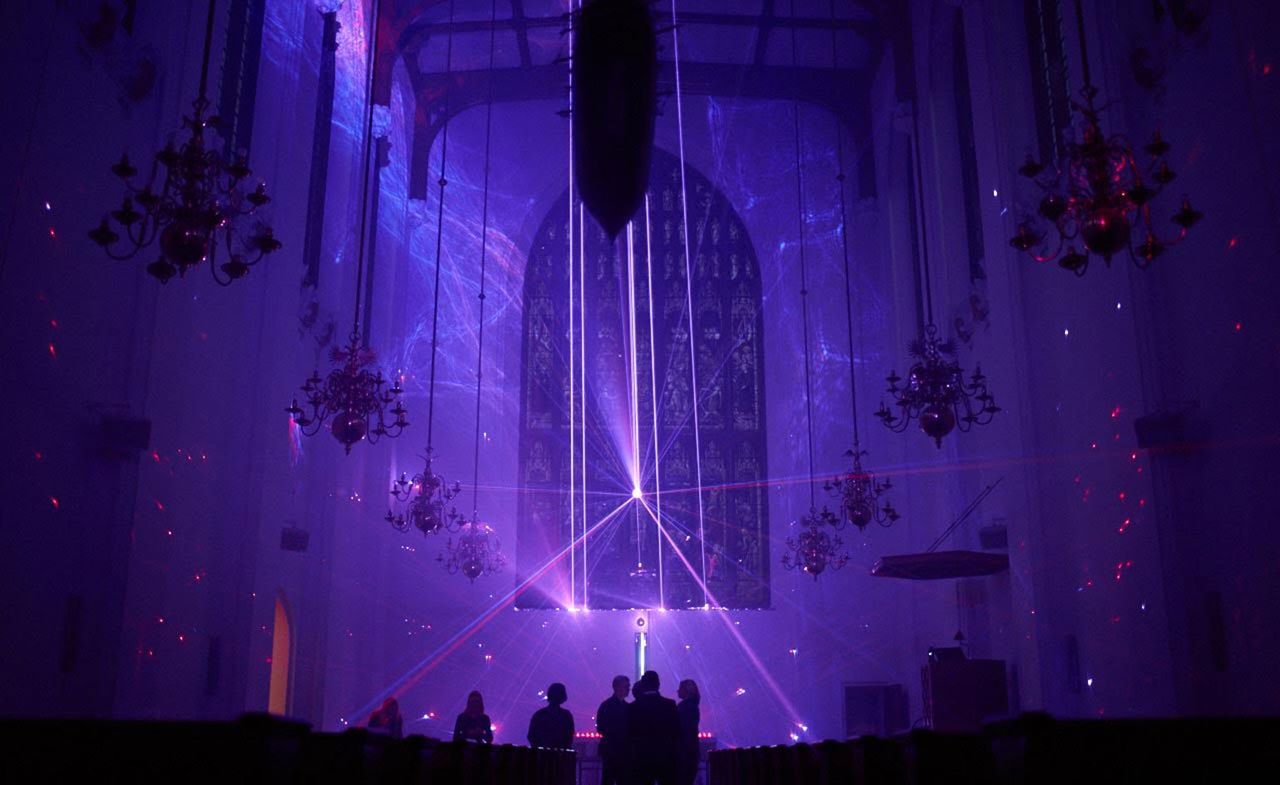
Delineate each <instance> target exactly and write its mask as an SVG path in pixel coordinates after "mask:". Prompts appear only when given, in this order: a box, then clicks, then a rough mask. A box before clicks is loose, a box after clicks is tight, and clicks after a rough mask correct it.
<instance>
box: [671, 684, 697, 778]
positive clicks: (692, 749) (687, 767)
mask: <svg viewBox="0 0 1280 785" xmlns="http://www.w3.org/2000/svg"><path fill="white" fill-rule="evenodd" d="M676 697H677V698H679V699H680V704H679V705H678V706H676V711H677V712H678V713H679V715H680V741H679V743H678V744H677V747H676V785H693V781H694V780H695V779H697V778H698V757H699V756H698V723H699V722H700V721H701V719H702V714H701V712H700V711H699V710H698V703H699V702H700V701H701V700H702V696H701V695H699V694H698V685H697V684H696V683H695V682H694V681H693V679H685V680H684V681H682V682H680V687H679V688H678V689H677V690H676Z"/></svg>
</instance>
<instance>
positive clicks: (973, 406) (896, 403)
mask: <svg viewBox="0 0 1280 785" xmlns="http://www.w3.org/2000/svg"><path fill="white" fill-rule="evenodd" d="M907 352H908V354H909V355H910V356H911V357H912V358H913V359H914V360H915V362H914V364H913V365H912V366H911V370H910V371H908V373H907V378H906V379H905V380H904V379H903V378H902V377H900V376H898V374H897V372H896V371H890V372H889V375H888V376H887V377H885V381H887V382H888V383H889V387H888V389H887V390H886V391H887V392H888V393H889V395H890V396H892V397H893V408H890V407H889V406H888V405H886V404H885V403H884V402H883V401H882V402H881V403H880V408H879V409H878V410H876V413H875V415H876V417H878V418H879V419H880V421H881V422H882V423H883V424H884V425H885V427H887V428H889V430H891V431H893V432H894V433H901V432H903V431H905V430H906V429H907V426H908V425H910V424H911V422H912V421H913V420H914V421H916V422H917V423H918V424H919V426H920V430H922V431H924V433H925V435H926V436H928V437H929V438H930V439H933V441H934V443H935V444H937V446H938V447H939V449H941V447H942V439H943V437H945V436H946V435H947V434H949V433H951V432H952V431H953V430H954V429H956V428H959V429H960V430H961V431H962V432H966V431H969V430H970V429H971V428H973V427H974V426H975V425H988V424H990V423H991V421H992V420H993V419H994V417H995V415H996V414H997V413H998V412H999V411H1000V407H999V406H997V405H996V402H995V397H994V396H993V395H992V394H991V391H990V390H989V389H988V387H987V377H986V376H985V375H983V373H982V369H981V368H975V369H974V371H973V373H972V374H971V375H970V377H969V380H968V381H967V382H966V381H965V379H964V371H963V370H962V369H961V367H960V363H959V362H957V361H956V356H955V355H956V349H955V344H953V343H952V342H951V341H943V340H942V339H941V338H939V337H938V328H937V327H936V326H934V325H932V324H930V325H928V326H927V327H926V328H925V334H924V337H923V338H917V339H915V340H913V341H912V342H911V344H910V345H909V346H908V348H907ZM903 381H905V384H903V385H901V386H900V385H899V383H900V382H903ZM895 410H896V411H895Z"/></svg>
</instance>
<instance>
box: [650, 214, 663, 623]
mask: <svg viewBox="0 0 1280 785" xmlns="http://www.w3.org/2000/svg"><path fill="white" fill-rule="evenodd" d="M649 228H650V225H649V193H648V191H646V192H645V194H644V266H645V272H646V273H647V274H648V275H649V400H650V403H651V404H652V406H651V408H652V410H653V503H654V507H655V509H657V511H658V519H659V520H661V519H662V475H661V474H660V472H659V470H658V464H660V463H661V462H662V461H661V458H662V454H661V452H660V450H659V447H658V369H657V359H656V358H657V354H658V335H657V333H655V332H654V330H653V245H652V244H651V242H650V237H651V233H650V231H649ZM658 607H659V608H664V609H665V608H666V607H667V598H666V591H665V589H664V587H663V584H662V532H658Z"/></svg>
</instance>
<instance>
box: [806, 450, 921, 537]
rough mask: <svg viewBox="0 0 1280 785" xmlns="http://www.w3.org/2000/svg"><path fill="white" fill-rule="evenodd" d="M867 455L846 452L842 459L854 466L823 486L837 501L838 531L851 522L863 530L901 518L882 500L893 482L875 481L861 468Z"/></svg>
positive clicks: (892, 522)
mask: <svg viewBox="0 0 1280 785" xmlns="http://www.w3.org/2000/svg"><path fill="white" fill-rule="evenodd" d="M866 452H867V451H866V450H856V449H855V450H848V451H846V452H845V457H848V458H853V467H852V468H851V469H850V470H849V471H848V472H846V473H845V474H842V475H840V476H839V477H834V478H832V479H830V480H827V482H826V483H824V485H823V489H824V490H826V491H827V492H828V493H831V494H834V495H835V496H836V497H838V498H839V499H840V519H839V522H838V523H837V524H836V528H837V529H841V528H843V527H844V526H845V524H850V523H851V524H853V525H854V526H856V527H857V528H858V531H863V530H864V529H866V528H867V526H868V525H870V524H871V523H873V522H874V523H878V524H880V525H881V526H883V527H885V528H888V527H890V526H892V525H893V524H894V523H895V522H896V521H897V520H898V518H900V517H902V516H901V515H899V514H898V511H897V510H895V509H894V507H893V505H892V504H890V503H889V501H888V499H883V500H882V498H881V497H882V496H883V495H884V494H885V493H887V492H888V491H889V490H890V489H891V488H893V483H892V482H891V481H889V480H884V481H881V480H878V479H876V477H875V475H874V474H872V473H871V472H869V471H867V470H865V469H863V468H862V456H863V455H866Z"/></svg>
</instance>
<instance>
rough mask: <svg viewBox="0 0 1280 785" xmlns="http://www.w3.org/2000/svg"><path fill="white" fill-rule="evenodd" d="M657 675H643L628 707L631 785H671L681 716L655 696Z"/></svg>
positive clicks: (673, 705) (667, 701) (670, 703)
mask: <svg viewBox="0 0 1280 785" xmlns="http://www.w3.org/2000/svg"><path fill="white" fill-rule="evenodd" d="M658 688H659V682H658V674H657V673H656V672H654V671H645V672H644V675H643V676H641V677H640V681H639V682H637V683H636V688H635V691H634V693H635V700H634V701H632V702H631V703H630V705H628V706H627V731H628V734H629V735H630V737H631V764H632V772H633V773H634V775H635V778H634V780H633V783H634V785H654V783H658V785H670V783H672V782H673V781H674V776H675V771H676V749H677V746H678V744H677V742H678V737H679V733H680V714H679V712H678V711H677V710H676V702H675V701H673V700H671V699H670V698H664V697H662V695H660V694H659V693H658Z"/></svg>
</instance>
